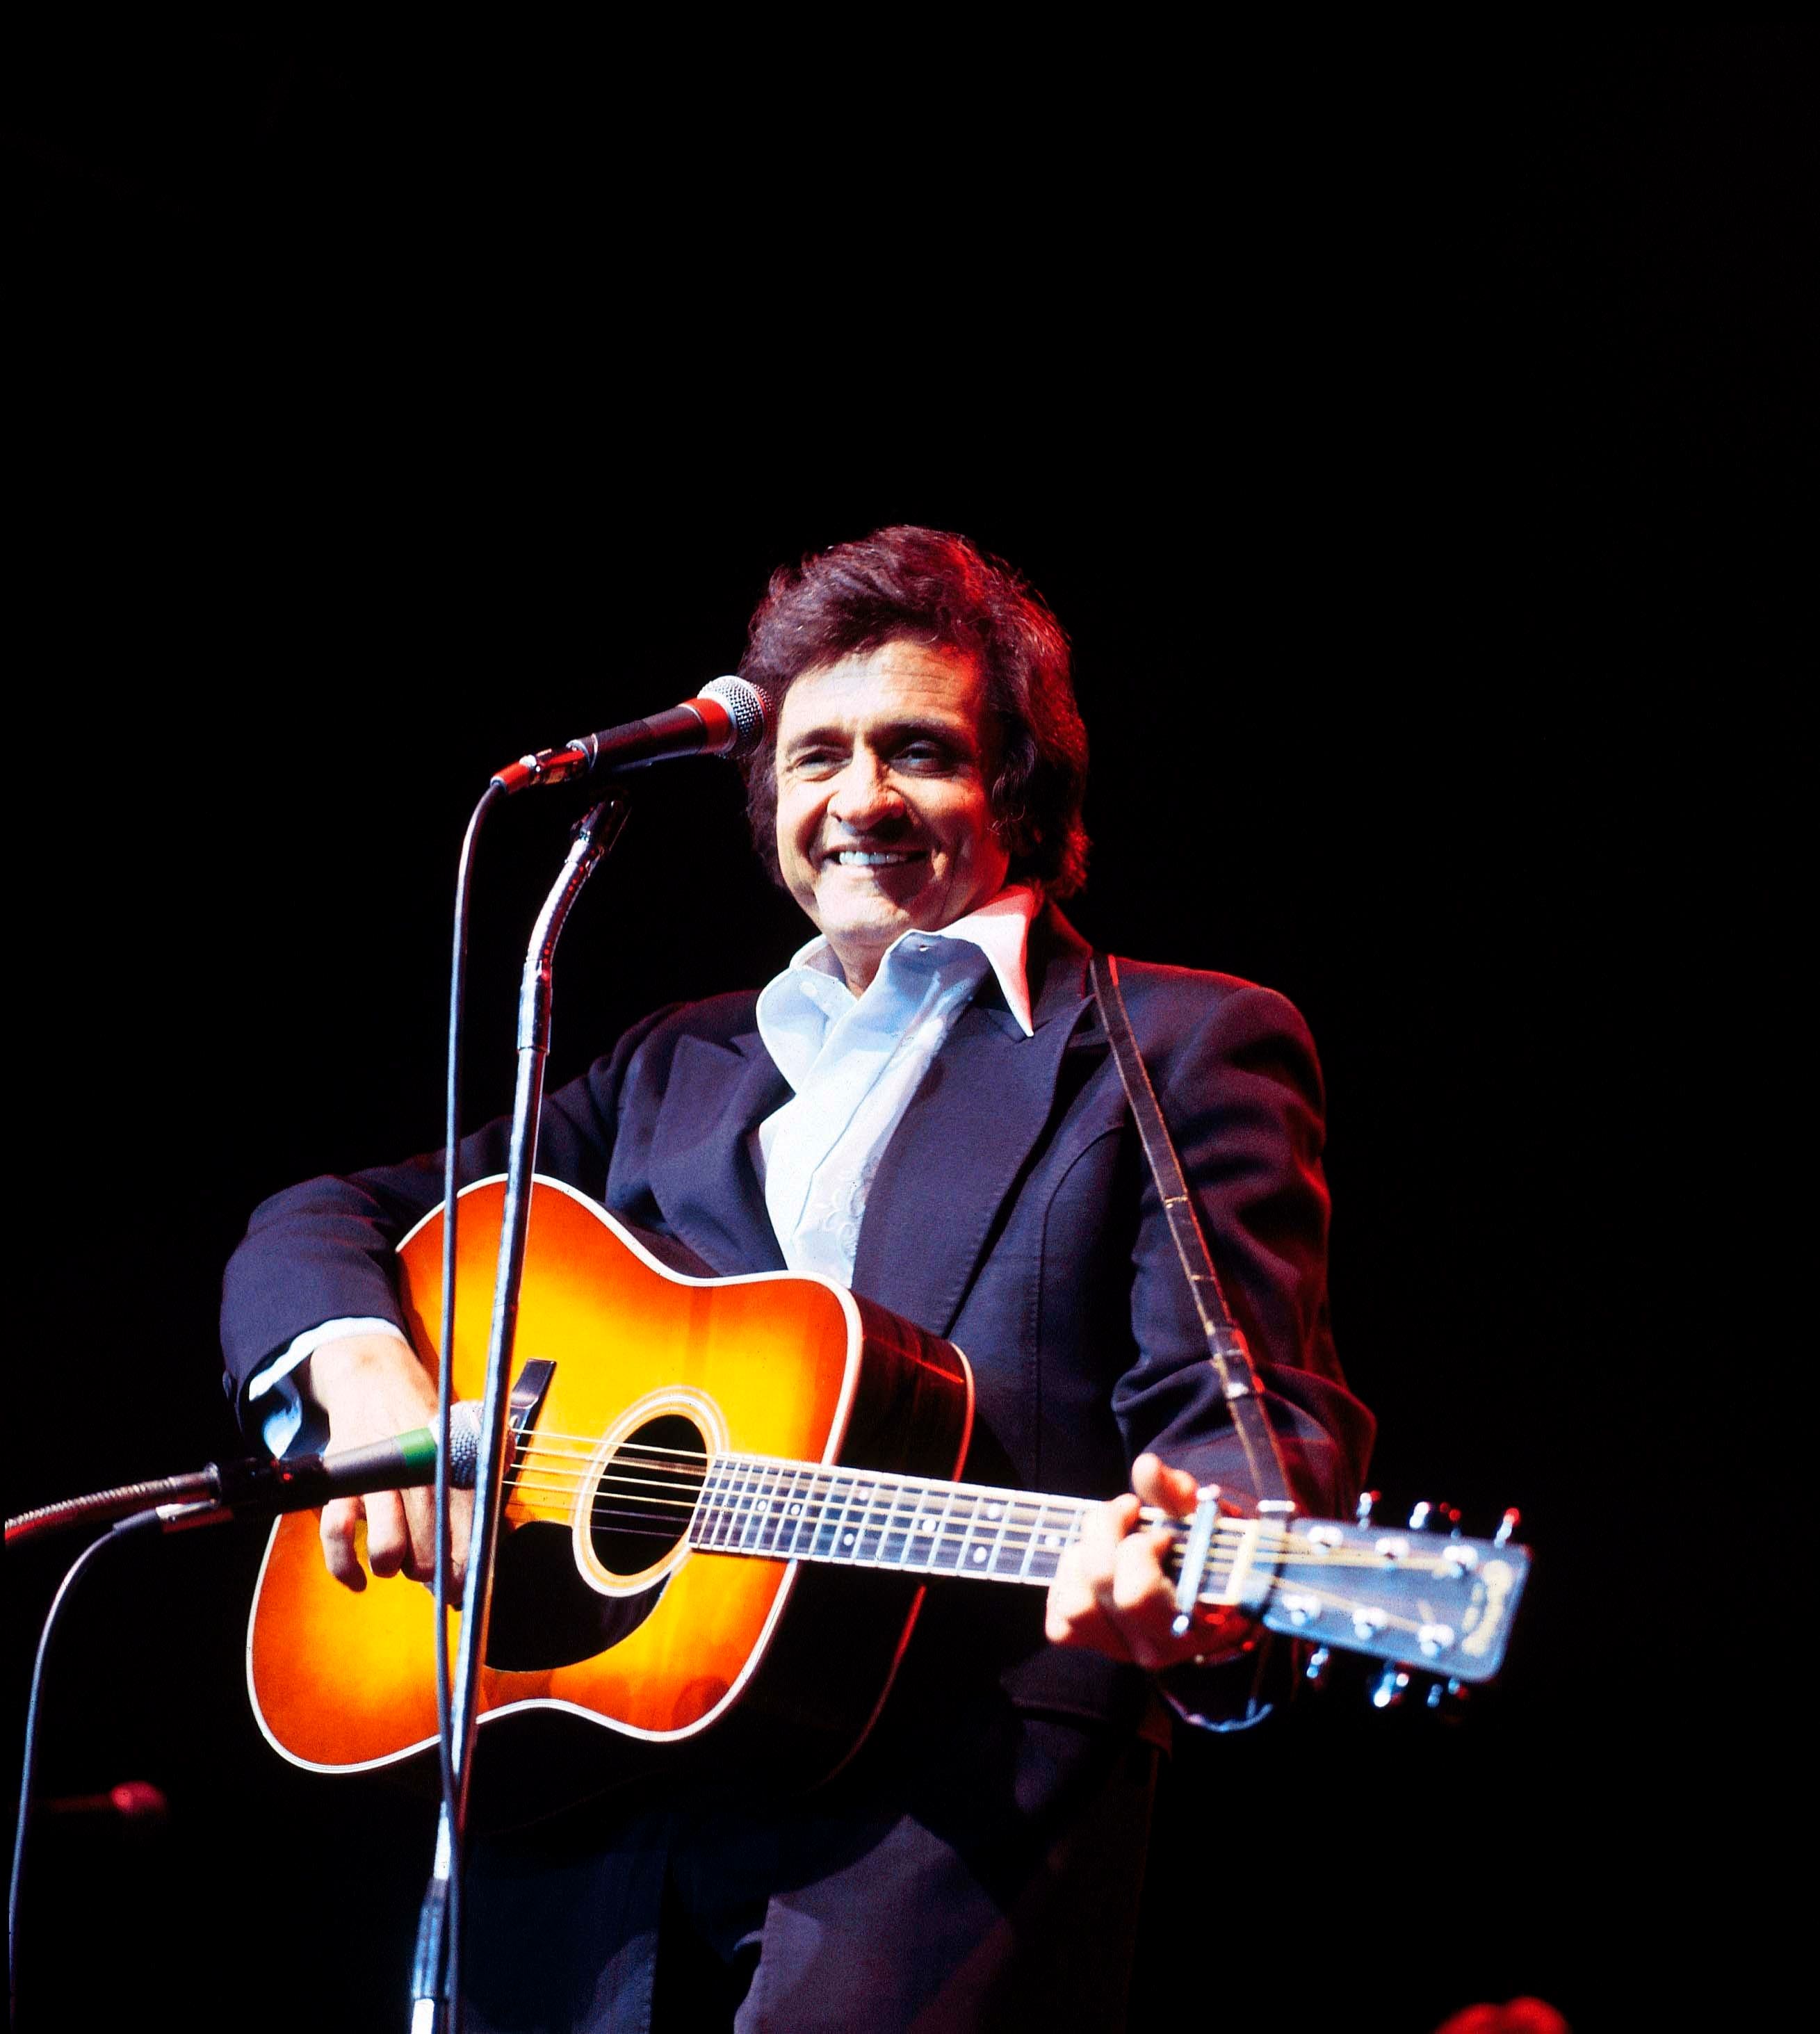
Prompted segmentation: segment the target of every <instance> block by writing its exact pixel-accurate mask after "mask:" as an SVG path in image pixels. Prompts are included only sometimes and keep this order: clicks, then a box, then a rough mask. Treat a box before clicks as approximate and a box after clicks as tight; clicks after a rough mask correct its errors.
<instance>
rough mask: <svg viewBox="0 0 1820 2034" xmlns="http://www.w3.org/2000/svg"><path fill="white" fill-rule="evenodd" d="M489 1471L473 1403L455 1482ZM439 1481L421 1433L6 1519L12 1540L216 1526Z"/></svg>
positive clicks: (465, 1406)
mask: <svg viewBox="0 0 1820 2034" xmlns="http://www.w3.org/2000/svg"><path fill="white" fill-rule="evenodd" d="M479 1466H480V1407H479V1405H478V1404H477V1403H476V1402H475V1401H474V1400H473V1399H471V1398H463V1399H458V1400H457V1401H456V1403H455V1404H454V1405H452V1406H451V1407H450V1408H449V1418H448V1480H449V1481H450V1482H451V1483H452V1484H453V1485H454V1487H455V1488H456V1489H457V1490H471V1489H472V1488H474V1484H475V1476H476V1474H477V1473H478V1469H479ZM435 1480H436V1429H435V1428H433V1427H416V1428H413V1429H412V1430H411V1432H409V1433H408V1434H393V1435H391V1436H390V1437H389V1438H388V1439H385V1440H383V1441H369V1442H368V1443H366V1446H365V1447H358V1448H337V1449H336V1450H335V1452H334V1454H330V1455H292V1456H291V1457H290V1458H288V1459H287V1460H283V1461H280V1460H276V1459H275V1458H273V1457H272V1456H270V1455H249V1456H247V1457H246V1458H245V1460H243V1461H241V1462H210V1463H208V1465H206V1466H205V1467H204V1468H202V1469H193V1470H191V1471H190V1472H188V1473H186V1474H184V1475H182V1476H163V1477H157V1478H156V1479H155V1480H152V1481H150V1482H147V1483H125V1484H119V1485H118V1486H117V1487H116V1488H114V1489H112V1490H98V1491H96V1492H92V1493H91V1494H90V1495H87V1496H84V1497H69V1498H65V1499H63V1500H62V1502H61V1503H57V1504H41V1505H39V1507H38V1508H37V1509H36V1510H35V1511H26V1512H22V1513H21V1514H20V1516H19V1517H18V1518H9V1519H8V1520H7V1521H6V1544H7V1545H8V1546H9V1547H10V1546H11V1545H12V1544H13V1543H14V1541H30V1540H37V1539H43V1538H44V1537H46V1536H47V1535H48V1534H50V1533H60V1532H62V1530H63V1529H65V1528H66V1526H104V1525H106V1524H107V1523H108V1522H110V1521H111V1520H114V1519H123V1520H126V1522H128V1523H129V1524H133V1523H137V1522H143V1521H145V1520H149V1519H150V1518H152V1516H153V1514H154V1513H156V1515H157V1517H158V1518H159V1522H160V1523H161V1524H162V1526H163V1529H164V1530H165V1531H167V1532H174V1531H178V1530H180V1529H182V1528H184V1527H186V1526H207V1525H212V1523H214V1522H215V1521H216V1520H217V1519H222V1518H228V1517H230V1516H231V1515H233V1514H242V1515H245V1516H246V1517H250V1518H257V1517H259V1516H261V1514H264V1515H266V1516H270V1515H271V1514H272V1513H274V1512H280V1511H307V1510H310V1507H312V1506H313V1505H317V1504H326V1503H328V1501H329V1499H331V1498H332V1497H359V1496H362V1495H364V1494H365V1493H366V1492H367V1491H370V1490H412V1489H416V1488H420V1487H421V1486H422V1484H426V1483H433V1482H434V1481H435Z"/></svg>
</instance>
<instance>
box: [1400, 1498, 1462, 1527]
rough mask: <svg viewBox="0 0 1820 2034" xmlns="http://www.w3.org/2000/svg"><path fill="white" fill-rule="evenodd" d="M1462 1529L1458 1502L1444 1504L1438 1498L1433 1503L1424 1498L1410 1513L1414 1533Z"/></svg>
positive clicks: (1410, 1524) (1410, 1525) (1410, 1522)
mask: <svg viewBox="0 0 1820 2034" xmlns="http://www.w3.org/2000/svg"><path fill="white" fill-rule="evenodd" d="M1459 1529H1460V1507H1458V1505H1457V1504H1443V1503H1440V1502H1439V1499H1437V1500H1436V1501H1435V1503H1430V1502H1429V1501H1428V1499H1427V1498H1425V1497H1424V1499H1422V1501H1421V1503H1419V1504H1418V1505H1417V1507H1416V1508H1415V1510H1413V1511H1412V1512H1411V1513H1410V1514H1409V1530H1410V1531H1411V1532H1412V1533H1458V1531H1459Z"/></svg>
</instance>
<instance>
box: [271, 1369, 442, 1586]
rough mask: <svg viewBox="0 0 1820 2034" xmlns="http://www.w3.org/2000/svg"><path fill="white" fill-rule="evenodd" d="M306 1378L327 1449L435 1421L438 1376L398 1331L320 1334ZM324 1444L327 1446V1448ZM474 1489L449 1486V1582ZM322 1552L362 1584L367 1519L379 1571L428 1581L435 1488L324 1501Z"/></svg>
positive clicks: (332, 1568)
mask: <svg viewBox="0 0 1820 2034" xmlns="http://www.w3.org/2000/svg"><path fill="white" fill-rule="evenodd" d="M310 1390H311V1391H312V1393H313V1395H314V1397H315V1398H316V1402H317V1404H318V1405H321V1408H322V1409H323V1411H324V1412H325V1413H326V1414H327V1415H328V1450H334V1449H336V1448H357V1447H362V1446H363V1445H364V1444H365V1443H367V1442H369V1441H383V1440H386V1439H389V1438H390V1437H391V1436H392V1435H394V1434H402V1433H408V1432H411V1429H413V1428H417V1427H433V1426H434V1425H435V1424H436V1379H435V1378H434V1377H433V1375H431V1374H430V1372H429V1371H427V1370H426V1369H425V1368H424V1367H423V1364H422V1362H421V1361H420V1360H419V1359H418V1354H417V1352H416V1350H415V1349H413V1348H412V1347H411V1345H410V1343H409V1342H407V1341H405V1339H404V1338H403V1336H402V1335H395V1334H358V1335H344V1336H343V1337H342V1338H341V1339H340V1340H339V1341H337V1342H325V1343H324V1344H323V1345H321V1348H320V1349H316V1350H315V1351H314V1352H313V1353H312V1355H311V1356H310ZM328 1450H325V1452H327V1451H328ZM473 1516H474V1493H473V1492H471V1491H467V1490H458V1491H452V1492H450V1493H449V1535H450V1541H451V1544H452V1548H453V1551H454V1556H455V1559H454V1571H453V1582H452V1587H453V1588H455V1589H460V1586H461V1583H462V1578H463V1575H464V1574H465V1573H466V1571H467V1533H468V1527H469V1526H470V1524H471V1522H472V1519H473ZM321 1518H322V1558H323V1559H324V1560H325V1562H326V1563H328V1572H329V1573H330V1574H332V1575H333V1576H334V1578H335V1579H336V1581H337V1582H341V1583H343V1584H345V1586H347V1588H349V1589H365V1588H366V1569H365V1568H363V1567H362V1566H361V1563H360V1552H359V1548H358V1544H357V1541H356V1539H355V1529H356V1527H357V1526H358V1525H359V1523H360V1522H361V1521H362V1519H365V1521H366V1560H367V1565H368V1567H371V1569H372V1571H373V1573H374V1574H376V1575H396V1574H399V1573H400V1571H402V1572H403V1573H404V1574H407V1575H409V1576H410V1577H411V1580H412V1581H413V1582H422V1583H424V1584H425V1585H426V1586H427V1585H429V1584H430V1582H432V1581H433V1578H434V1577H435V1574H436V1493H435V1492H434V1491H433V1490H429V1489H423V1490H377V1491H372V1492H369V1493H368V1494H367V1495H366V1496H364V1497H338V1498H336V1499H334V1500H333V1502H332V1503H328V1504H325V1505H324V1507H322V1514H321Z"/></svg>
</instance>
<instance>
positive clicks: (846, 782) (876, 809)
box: [828, 750, 904, 833]
mask: <svg viewBox="0 0 1820 2034" xmlns="http://www.w3.org/2000/svg"><path fill="white" fill-rule="evenodd" d="M828 814H829V816H830V817H831V818H832V819H834V820H837V821H838V822H839V824H841V825H842V826H844V827H847V828H849V829H850V831H853V832H854V833H861V832H865V831H868V830H869V829H872V828H874V827H880V826H884V825H889V824H892V823H893V822H895V821H897V820H902V817H903V816H904V801H903V797H902V793H901V792H899V790H898V788H897V786H896V785H895V784H894V783H893V782H892V781H891V772H890V771H889V770H887V768H886V767H885V765H884V762H883V760H881V759H880V757H878V756H870V755H868V754H866V753H865V752H864V751H863V750H862V751H861V752H859V753H858V754H857V755H855V756H853V757H852V759H851V760H850V761H849V762H848V764H847V765H846V767H845V768H844V769H843V770H842V771H841V773H840V781H839V782H838V783H837V784H836V785H835V790H834V795H833V796H832V797H831V798H830V799H829V800H828Z"/></svg>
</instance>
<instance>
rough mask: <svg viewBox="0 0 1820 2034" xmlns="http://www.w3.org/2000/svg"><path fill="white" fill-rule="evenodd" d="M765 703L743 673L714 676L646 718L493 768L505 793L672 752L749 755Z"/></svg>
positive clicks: (636, 764)
mask: <svg viewBox="0 0 1820 2034" xmlns="http://www.w3.org/2000/svg"><path fill="white" fill-rule="evenodd" d="M770 719H771V701H770V700H769V699H767V697H766V696H765V695H764V692H761V691H760V689H759V688H758V687H757V686H756V685H752V684H751V683H750V682H749V681H748V680H746V679H745V678H737V677H724V678H716V679H715V680H714V681H713V682H712V683H711V684H709V685H704V686H703V687H702V689H701V691H700V694H699V695H698V696H696V698H694V699H688V700H684V701H683V702H682V704H681V705H680V706H673V707H670V708H669V709H668V710H667V711H665V712H663V713H654V714H653V715H651V718H650V719H648V720H629V721H627V722H625V724H624V725H623V726H619V727H603V728H602V729H601V730H599V732H598V733H597V734H584V735H582V736H580V737H578V738H577V739H576V740H575V741H571V742H569V743H567V744H565V745H564V746H563V747H562V748H561V749H538V750H537V751H536V752H535V753H534V754H531V755H529V756H520V757H519V759H518V760H517V761H516V763H508V764H506V766H505V768H504V769H503V770H496V771H494V772H493V782H494V783H496V784H497V786H499V788H500V789H501V790H502V791H505V792H506V793H507V794H511V793H512V792H514V791H523V790H528V789H529V788H530V786H531V785H533V784H561V783H566V782H568V780H569V779H570V778H571V777H582V776H586V775H587V774H588V773H589V772H590V771H594V770H606V771H621V770H641V769H643V768H644V767H645V766H646V765H647V764H651V763H665V762H668V761H669V760H670V758H671V757H672V756H749V755H750V754H751V753H752V751H753V749H756V748H757V746H758V745H759V744H760V742H761V741H763V740H764V732H765V728H766V726H767V723H768V722H769V721H770Z"/></svg>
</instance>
